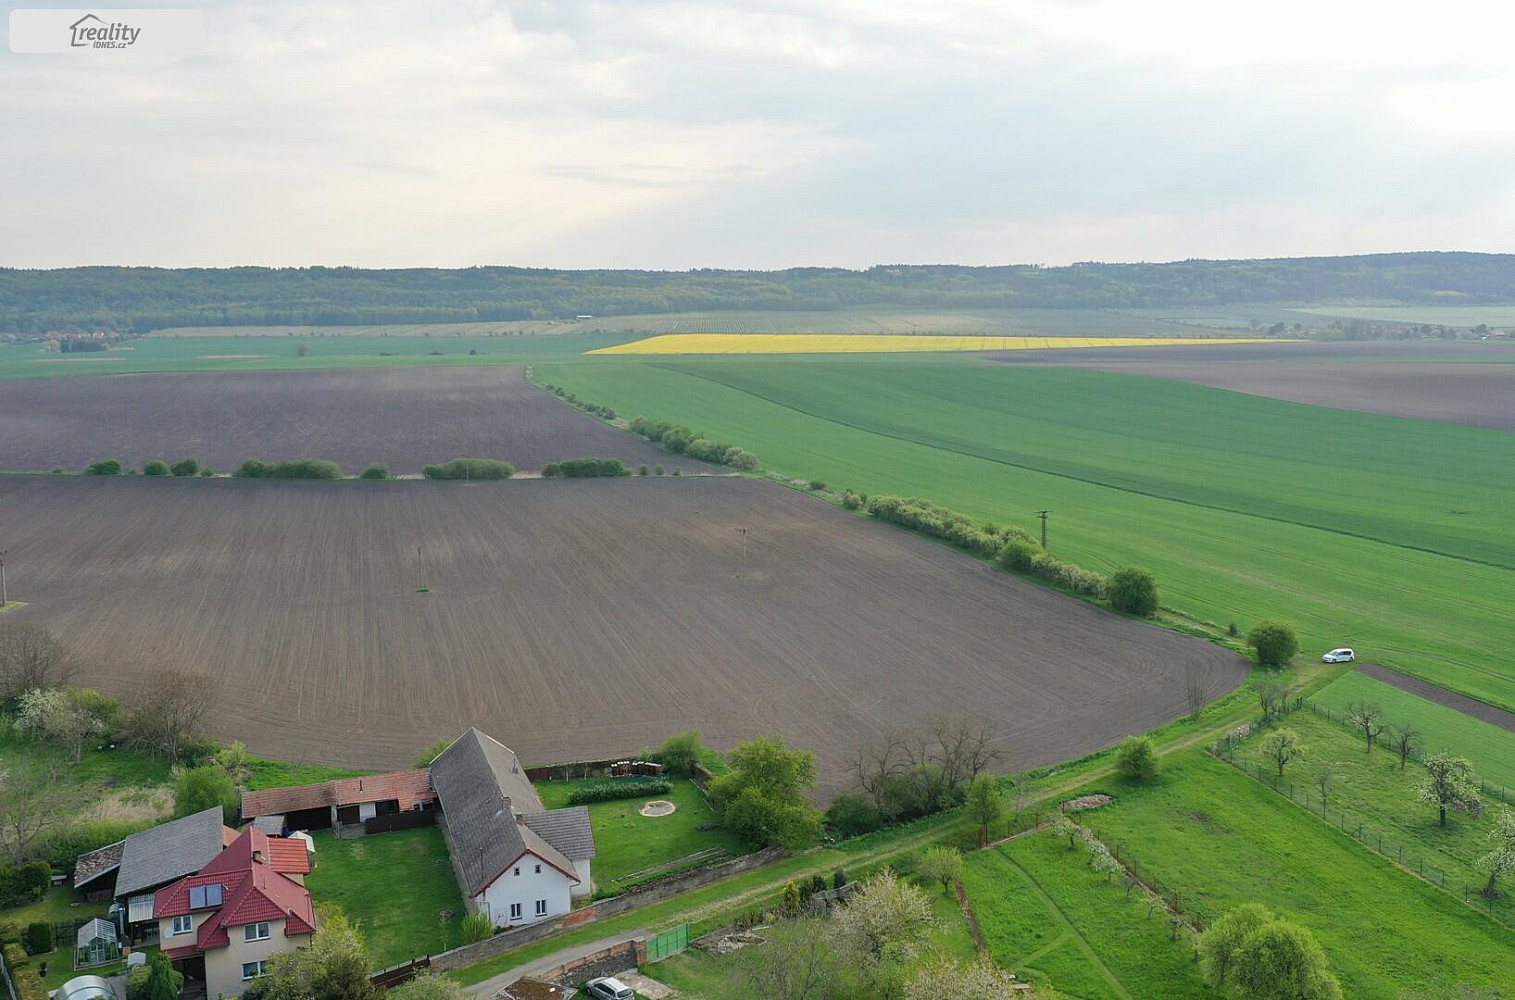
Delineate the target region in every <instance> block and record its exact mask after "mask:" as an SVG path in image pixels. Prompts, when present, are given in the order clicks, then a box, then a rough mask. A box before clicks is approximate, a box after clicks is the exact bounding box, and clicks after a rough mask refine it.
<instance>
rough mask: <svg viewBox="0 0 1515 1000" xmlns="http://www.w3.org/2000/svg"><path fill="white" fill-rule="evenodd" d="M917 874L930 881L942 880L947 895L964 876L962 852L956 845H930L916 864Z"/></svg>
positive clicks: (943, 893)
mask: <svg viewBox="0 0 1515 1000" xmlns="http://www.w3.org/2000/svg"><path fill="white" fill-rule="evenodd" d="M915 874H916V875H917V876H919V877H920V878H922V879H925V880H926V881H928V882H940V883H941V884H942V895H944V896H945V895H947V894H948V893H949V892H951V891H952V887H953V886H954V885H956V884H957V880H958V879H960V878H962V877H963V855H962V852H961V851H959V850H958V849H957V848H955V847H929V848H927V849H926V853H925V854H923V855H921V860H920V863H919V864H918V865H916V866H915Z"/></svg>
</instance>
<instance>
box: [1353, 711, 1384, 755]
mask: <svg viewBox="0 0 1515 1000" xmlns="http://www.w3.org/2000/svg"><path fill="white" fill-rule="evenodd" d="M1347 722H1349V723H1351V725H1352V726H1353V728H1356V729H1361V730H1362V734H1363V736H1364V737H1365V738H1366V739H1367V741H1368V749H1367V752H1368V753H1372V752H1373V740H1374V739H1375V738H1376V737H1377V736H1378V734H1379V733H1381V732H1383V709H1381V708H1379V707H1378V706H1377V705H1375V704H1374V703H1373V702H1371V701H1354V702H1352V703H1351V704H1350V705H1348V706H1347Z"/></svg>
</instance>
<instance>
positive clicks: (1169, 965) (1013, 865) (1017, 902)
mask: <svg viewBox="0 0 1515 1000" xmlns="http://www.w3.org/2000/svg"><path fill="white" fill-rule="evenodd" d="M1079 846H1080V849H1079V850H1076V851H1069V850H1068V844H1067V841H1066V840H1063V839H1062V838H1060V837H1056V836H1054V835H1052V834H1051V833H1048V832H1043V833H1038V834H1032V835H1030V836H1027V837H1022V838H1019V839H1017V840H1013V841H1011V842H1009V843H1007V844H1002V845H1000V846H999V847H997V848H993V849H991V850H987V851H979V852H976V853H974V854H972V855H970V856H969V861H968V873H967V875H966V876H965V878H964V886H965V888H967V889H968V895H969V898H970V899H971V900H972V901H973V906H974V911H975V912H976V913H977V915H978V921H979V929H980V930H981V931H983V933H984V938H985V941H986V942H987V943H988V945H989V950H990V953H991V954H992V955H993V957H994V959H995V961H996V962H997V963H999V964H1000V965H1001V966H1003V967H1005V968H1007V969H1010V970H1012V971H1015V972H1017V973H1020V974H1023V975H1025V976H1027V977H1028V978H1030V979H1031V980H1032V981H1033V982H1044V983H1050V984H1051V985H1052V986H1054V987H1056V988H1057V989H1060V990H1063V991H1065V992H1068V993H1072V994H1074V995H1077V996H1080V997H1085V998H1087V1000H1095V998H1098V1000H1105V998H1110V1000H1129V998H1133V997H1155V996H1162V997H1174V998H1182V997H1207V996H1210V992H1209V989H1208V987H1206V986H1205V984H1204V982H1203V981H1202V980H1201V979H1200V977H1199V975H1198V970H1197V969H1196V968H1195V966H1194V963H1193V961H1192V952H1191V950H1190V947H1189V944H1188V942H1187V941H1185V940H1183V939H1180V940H1177V941H1175V940H1173V939H1172V936H1171V931H1170V929H1169V927H1168V922H1167V920H1166V919H1165V918H1164V915H1163V912H1162V910H1161V908H1159V909H1157V910H1155V911H1153V913H1152V915H1151V916H1148V907H1147V904H1146V900H1145V898H1144V897H1143V896H1142V895H1141V893H1140V892H1135V891H1133V893H1132V894H1131V897H1130V898H1129V899H1128V898H1127V894H1126V890H1125V888H1124V887H1123V886H1122V885H1121V884H1119V882H1118V881H1116V882H1114V883H1112V882H1110V881H1107V880H1106V878H1105V877H1104V876H1103V875H1097V874H1095V873H1094V872H1093V871H1091V870H1090V868H1089V866H1088V863H1087V860H1086V855H1085V853H1084V851H1083V850H1082V845H1079Z"/></svg>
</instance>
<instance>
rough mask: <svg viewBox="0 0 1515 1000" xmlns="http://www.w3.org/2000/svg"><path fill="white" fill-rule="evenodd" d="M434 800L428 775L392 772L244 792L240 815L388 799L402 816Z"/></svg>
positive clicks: (268, 813)
mask: <svg viewBox="0 0 1515 1000" xmlns="http://www.w3.org/2000/svg"><path fill="white" fill-rule="evenodd" d="M435 798H436V793H435V792H433V791H432V790H431V772H429V771H425V770H419V771H391V772H390V773H388V774H370V775H365V776H364V777H361V778H339V779H337V780H335V781H323V782H322V783H321V784H319V785H297V786H295V787H293V788H264V789H261V790H259V791H256V792H246V793H244V794H243V796H242V815H243V816H246V817H248V818H249V819H250V818H252V817H254V816H278V815H287V814H289V813H292V812H302V811H304V810H306V809H324V808H329V807H331V806H351V805H357V804H358V803H360V802H384V801H386V800H388V799H397V800H399V803H400V810H401V811H402V812H403V811H407V810H409V809H410V808H411V807H412V806H414V805H415V804H416V803H417V802H430V801H432V800H433V799H435Z"/></svg>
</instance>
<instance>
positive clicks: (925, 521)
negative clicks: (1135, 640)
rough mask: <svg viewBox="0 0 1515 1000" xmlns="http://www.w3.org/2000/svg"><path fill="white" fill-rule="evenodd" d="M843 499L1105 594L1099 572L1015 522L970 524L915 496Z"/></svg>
mask: <svg viewBox="0 0 1515 1000" xmlns="http://www.w3.org/2000/svg"><path fill="white" fill-rule="evenodd" d="M842 505H843V506H844V507H847V508H848V509H849V510H855V509H857V507H864V508H866V509H867V511H868V513H869V514H871V515H873V516H874V517H876V518H878V519H879V520H880V521H888V522H889V523H890V524H897V525H899V526H900V527H903V528H909V529H910V530H912V531H918V532H920V533H921V534H923V535H928V536H930V537H931V538H939V539H941V540H942V541H944V542H948V543H949V544H952V545H955V546H957V547H958V548H960V549H964V550H966V551H968V552H972V553H973V554H974V555H980V556H986V557H989V558H992V559H994V560H996V561H997V562H998V563H999V565H1000V566H1002V567H1003V568H1005V569H1008V570H1013V571H1015V572H1017V573H1025V574H1027V575H1029V576H1034V577H1036V578H1037V579H1039V580H1045V581H1047V582H1048V583H1051V584H1055V585H1057V586H1059V587H1063V588H1064V589H1067V590H1071V591H1073V592H1074V593H1076V594H1085V595H1087V596H1089V597H1100V596H1102V595H1103V594H1104V580H1103V579H1102V578H1101V577H1100V575H1099V574H1098V573H1095V572H1093V571H1092V570H1087V569H1083V568H1082V567H1079V566H1075V565H1074V564H1072V563H1068V562H1063V561H1062V560H1061V559H1059V558H1057V557H1056V556H1054V555H1052V554H1051V553H1050V552H1045V551H1043V550H1042V547H1041V546H1040V545H1038V544H1036V542H1035V541H1034V540H1033V539H1032V537H1031V536H1030V535H1029V534H1027V533H1026V532H1024V531H1022V530H1021V529H1019V528H997V527H995V526H994V525H979V524H975V523H974V522H973V519H972V518H970V517H968V516H967V515H965V514H959V513H956V512H955V511H951V510H948V509H947V508H945V507H941V506H938V505H937V504H934V503H932V502H931V501H929V500H922V499H920V498H919V497H895V496H874V497H869V498H868V499H867V501H866V502H864V501H863V500H862V498H861V497H860V496H859V495H858V494H856V493H852V491H851V490H846V491H844V492H843V493H842ZM854 505H856V506H854Z"/></svg>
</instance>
